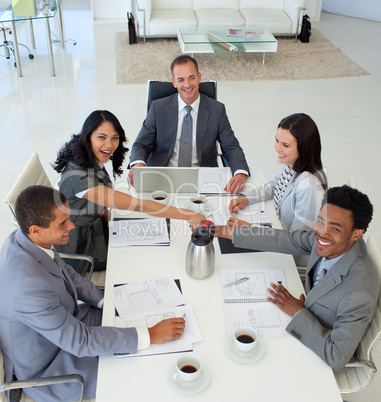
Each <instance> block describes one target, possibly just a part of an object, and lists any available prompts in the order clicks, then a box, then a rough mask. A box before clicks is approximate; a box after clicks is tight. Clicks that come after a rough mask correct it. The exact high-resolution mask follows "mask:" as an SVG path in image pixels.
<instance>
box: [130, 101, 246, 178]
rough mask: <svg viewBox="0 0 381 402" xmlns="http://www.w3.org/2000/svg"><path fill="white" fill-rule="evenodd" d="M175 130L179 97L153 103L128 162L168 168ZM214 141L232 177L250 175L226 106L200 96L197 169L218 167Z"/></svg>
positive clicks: (174, 140) (174, 139) (175, 134)
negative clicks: (241, 172) (218, 144)
mask: <svg viewBox="0 0 381 402" xmlns="http://www.w3.org/2000/svg"><path fill="white" fill-rule="evenodd" d="M177 126H178V94H174V95H171V96H168V97H166V98H162V99H158V100H155V101H153V102H152V104H151V107H150V109H149V111H148V114H147V117H146V119H145V120H144V122H143V126H142V128H141V130H140V132H139V134H138V136H137V138H136V140H135V142H134V144H133V146H132V150H131V156H130V161H131V162H133V161H136V160H143V161H145V162H146V164H147V166H167V165H168V162H169V160H170V158H171V155H172V153H173V148H174V146H175V142H176V137H177ZM216 141H219V143H220V146H221V150H222V153H223V156H224V157H225V159H226V160H227V162H228V164H229V166H230V168H231V170H232V173H233V174H234V172H235V171H236V170H237V169H244V170H246V171H247V172H249V167H248V165H247V163H246V159H245V155H244V153H243V150H242V148H241V147H240V145H239V142H238V140H237V138H236V137H235V135H234V132H233V130H232V128H231V126H230V123H229V120H228V117H227V115H226V110H225V106H224V105H223V104H222V103H220V102H217V101H216V100H214V99H211V98H209V97H207V96H205V95H202V94H200V106H199V109H198V117H197V131H196V142H197V158H198V163H199V166H203V167H205V166H206V167H216V166H218V164H217V149H216Z"/></svg>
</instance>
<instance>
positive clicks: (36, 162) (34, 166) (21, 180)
mask: <svg viewBox="0 0 381 402" xmlns="http://www.w3.org/2000/svg"><path fill="white" fill-rule="evenodd" d="M33 185H41V186H47V187H52V184H51V183H50V180H49V178H48V175H47V174H46V172H45V169H44V167H43V166H42V164H41V162H40V158H39V156H38V154H37V153H35V154H33V155H32V156H31V158H30V159H29V161H28V163H27V164H26V166H25V167H24V169H23V171H22V172H21V173H20V175H19V177H18V178H17V180H16V182H15V184H14V185H13V187H12V188H11V190H10V191H9V193H8V195H7V196H6V198H5V203H6V204H7V205H8V206H9V208H10V210H11V213H12V219H13V223H14V224H15V225H16V226H18V224H17V220H16V214H15V209H14V208H15V204H16V200H17V197H18V196H19V194H20V193H21V192H22V191H23V190H25V189H26V188H27V187H29V186H33ZM60 256H61V258H72V259H76V260H85V261H88V262H89V263H90V270H89V272H88V273H87V274H86V277H87V279H89V280H91V281H92V282H93V283H95V284H96V285H97V286H103V287H104V283H105V272H104V271H97V272H94V273H93V271H94V259H93V257H91V256H90V255H82V254H66V253H60Z"/></svg>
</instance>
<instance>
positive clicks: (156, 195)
mask: <svg viewBox="0 0 381 402" xmlns="http://www.w3.org/2000/svg"><path fill="white" fill-rule="evenodd" d="M151 199H152V200H153V201H156V202H160V203H162V204H167V203H168V199H169V195H168V193H167V192H166V191H162V190H157V191H154V192H153V193H151Z"/></svg>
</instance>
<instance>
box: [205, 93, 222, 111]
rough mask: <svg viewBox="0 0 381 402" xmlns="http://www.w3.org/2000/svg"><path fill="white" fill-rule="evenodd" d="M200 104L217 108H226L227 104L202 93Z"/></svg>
mask: <svg viewBox="0 0 381 402" xmlns="http://www.w3.org/2000/svg"><path fill="white" fill-rule="evenodd" d="M200 106H208V107H213V108H217V109H225V105H224V104H223V103H222V102H219V101H218V100H216V99H213V98H210V97H209V96H206V95H204V94H200Z"/></svg>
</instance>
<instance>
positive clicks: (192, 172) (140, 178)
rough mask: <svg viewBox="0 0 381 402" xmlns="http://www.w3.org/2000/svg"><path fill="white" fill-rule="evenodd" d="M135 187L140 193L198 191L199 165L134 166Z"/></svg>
mask: <svg viewBox="0 0 381 402" xmlns="http://www.w3.org/2000/svg"><path fill="white" fill-rule="evenodd" d="M132 174H133V177H134V187H135V189H136V191H138V192H140V193H142V192H143V193H151V192H153V191H157V190H162V191H166V192H167V193H197V192H198V167H194V168H193V167H158V166H136V167H132Z"/></svg>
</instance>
